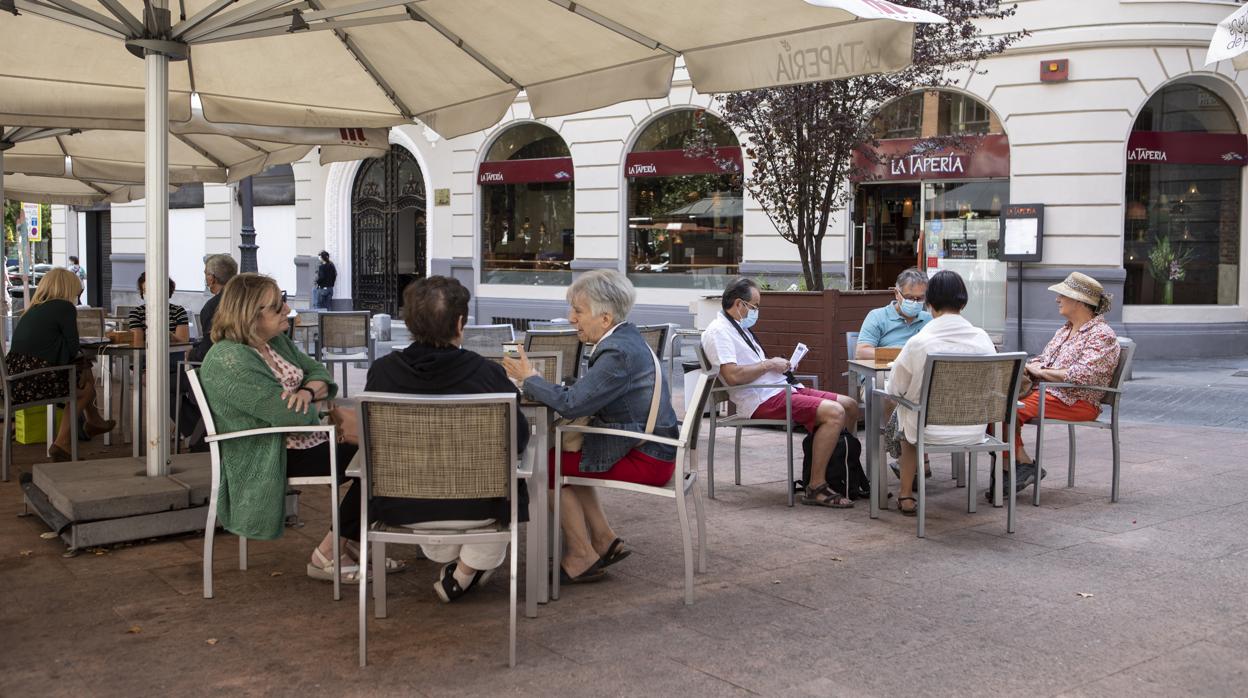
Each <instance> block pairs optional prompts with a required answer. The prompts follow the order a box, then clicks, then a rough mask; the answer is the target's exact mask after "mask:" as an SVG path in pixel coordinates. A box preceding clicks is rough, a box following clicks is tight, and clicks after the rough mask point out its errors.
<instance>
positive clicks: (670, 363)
mask: <svg viewBox="0 0 1248 698" xmlns="http://www.w3.org/2000/svg"><path fill="white" fill-rule="evenodd" d="M690 339H692V340H693V342H694V344H699V345H700V344H701V343H702V330H691V329H686V328H682V327H677V328H675V329H673V330H672V332H671V333H670V336H669V338H668V342H667V343H668V351H667V375H668V376H674V375H676V361H677V360H679V359H680V357H681V354H683V353H684V348H685V341H686V340H690Z"/></svg>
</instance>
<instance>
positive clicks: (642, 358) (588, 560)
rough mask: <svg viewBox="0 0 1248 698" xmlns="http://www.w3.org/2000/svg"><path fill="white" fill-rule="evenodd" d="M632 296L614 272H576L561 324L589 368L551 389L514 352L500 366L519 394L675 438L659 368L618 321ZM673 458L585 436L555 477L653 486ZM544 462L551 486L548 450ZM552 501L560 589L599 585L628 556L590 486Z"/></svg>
mask: <svg viewBox="0 0 1248 698" xmlns="http://www.w3.org/2000/svg"><path fill="white" fill-rule="evenodd" d="M635 299H636V292H635V291H634V290H633V285H632V284H631V283H630V282H629V281H628V279H627V278H625V277H624V275H623V274H620V273H619V272H616V271H612V270H605V269H603V270H596V271H591V272H588V273H586V274H583V275H582V276H580V277H579V278H578V279H577V280H576V281H574V282H572V286H571V287H569V288H568V303H569V304H570V305H571V306H572V308H571V312H570V314H569V315H568V319H569V320H571V322H572V324H573V325H574V326H575V327H576V330H577V335H578V336H579V337H580V339H581V341H582V342H585V343H586V344H593V345H594V350H593V353H592V354H590V357H589V370H588V371H586V372H585V375H584V376H582V377H581V378H580V380H578V381H576V382H575V383H573V384H572V385H556V384H554V383H550V382H548V381H546V380H544V379H542V377H541V376H540V375H539V374H538V372H537V371H536V370H535V369H534V368H533V367H532V366H531V365H530V363H529V360H528V358H527V357H526V356H525V355H524V353H523V352H521V353H520V357H519V359H508V360H507V361H506V369H507V374H508V375H509V376H510V377H511V378H512V379H513V380H515V381H517V382H520V383H521V384H522V386H521V387H522V390H523V392H524V395H525V396H526V397H528V398H530V399H533V400H537V401H538V402H541V403H543V404H545V405H548V406H549V407H551V408H552V409H554V410H555V411H556V412H558V413H559V414H561V415H563V416H564V417H567V418H576V417H592V421H591V424H592V425H593V426H597V427H607V428H611V429H623V430H627V431H634V432H637V433H644V432H646V431H647V430H648V427H650V430H651V431H652V433H654V434H657V435H659V436H666V437H669V438H675V437H676V436H677V435H678V434H679V430H678V428H677V425H676V413H675V412H674V411H673V410H672V402H671V396H670V394H669V393H668V388H667V385H666V383H664V381H663V380H662V375H661V373H658V371H659V363H658V361H657V359H655V358H654V353H653V352H652V351H650V347H649V346H648V345H647V344H646V341H645V339H644V338H643V337H642V336H641V333H640V332H638V331H637V328H636V327H635V326H634V325H633V324H631V323H629V322H627V321H626V320H627V318H628V314H629V312H630V311H631V310H632V309H633V302H634V300H635ZM656 391H657V393H658V394H657V395H656ZM656 397H657V398H658V399H657V401H656V400H655V398H656ZM675 458H676V449H674V448H672V447H671V446H666V445H663V444H656V443H650V442H638V441H636V440H633V439H629V438H622V437H617V436H605V435H599V434H586V435H585V439H584V445H583V446H582V448H581V451H579V452H572V451H564V453H563V454H562V474H563V475H571V476H577V477H586V478H601V479H606V480H618V481H623V482H634V483H639V484H644V485H651V486H656V487H661V486H663V485H665V484H667V483H668V482H669V481H670V480H671V479H672V474H673V473H674V472H675V468H676V463H675ZM551 462H552V468H551V470H552V485H551V486H552V487H553V470H554V468H553V453H552V461H551ZM559 496H560V497H561V499H560V506H561V507H562V520H561V521H560V525H561V527H562V528H563V533H564V537H565V540H566V541H567V545H566V549H565V552H564V555H563V560H562V561H561V569H560V575H561V577H560V578H561V580H562V581H563V583H565V584H574V583H580V582H591V581H598V580H601V579H602V578H603V577H604V576H605V575H606V568H607V567H608V566H610V565H612V564H614V563H616V562H619V561H620V560H623V559H624V558H625V557H627V556H628V555H629V553H630V552H631V551H630V550H629V549H628V548H626V547H625V546H624V543H623V541H621V540H620V538H619V537H618V536H616V534H615V531H614V530H613V529H612V528H611V524H610V523H608V522H607V515H606V513H605V512H603V510H602V505H601V504H600V503H599V501H598V496H597V494H596V493H595V492H594V488H592V487H582V486H575V485H570V486H568V487H565V488H563V489H562V491H561V492H560V493H559Z"/></svg>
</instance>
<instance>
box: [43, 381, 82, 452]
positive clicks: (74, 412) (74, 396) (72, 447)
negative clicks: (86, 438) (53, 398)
mask: <svg viewBox="0 0 1248 698" xmlns="http://www.w3.org/2000/svg"><path fill="white" fill-rule="evenodd" d="M48 411H49V412H51V411H52V408H51V407H49V408H48ZM65 411H66V412H67V413H69V416H68V419H69V459H70V460H71V461H77V460H78V391H77V390H76V389H75V390H71V391H69V404H68V405H66V406H65Z"/></svg>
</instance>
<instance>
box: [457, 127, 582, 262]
mask: <svg viewBox="0 0 1248 698" xmlns="http://www.w3.org/2000/svg"><path fill="white" fill-rule="evenodd" d="M572 182H573V169H572V154H571V152H570V151H569V150H568V145H567V143H565V142H564V141H563V138H561V137H560V136H559V134H558V133H555V132H554V130H552V129H551V128H549V127H547V126H544V125H542V124H539V123H533V122H525V123H521V124H517V125H515V126H511V127H509V128H507V129H505V130H504V131H503V132H502V133H501V134H499V136H498V138H497V139H495V141H494V143H493V144H491V145H490V148H489V150H488V151H486V155H485V160H484V162H482V163H481V166H480V168H479V169H478V170H477V184H479V185H480V186H481V282H482V283H487V284H529V285H567V284H569V283H571V281H572V267H571V265H572V255H573V251H574V249H573V246H574V242H575V234H574V227H573V225H574V223H573V221H574V219H575V208H574V198H573V197H574V195H575V194H574V192H573V184H572Z"/></svg>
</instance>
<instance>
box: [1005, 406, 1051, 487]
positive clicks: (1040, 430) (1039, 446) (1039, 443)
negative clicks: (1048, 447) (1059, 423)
mask: <svg viewBox="0 0 1248 698" xmlns="http://www.w3.org/2000/svg"><path fill="white" fill-rule="evenodd" d="M1043 452H1044V400H1040V416H1039V419H1037V420H1036V458H1035V462H1036V483H1035V484H1034V485H1032V488H1033V489H1032V492H1031V505H1032V506H1036V507H1038V506H1040V464H1041V463H1042V462H1043V461H1041V460H1040V454H1041V453H1043ZM1012 462H1014V463H1015V464H1017V463H1018V459H1017V458H1015V459H1014V460H1013V461H1012Z"/></svg>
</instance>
